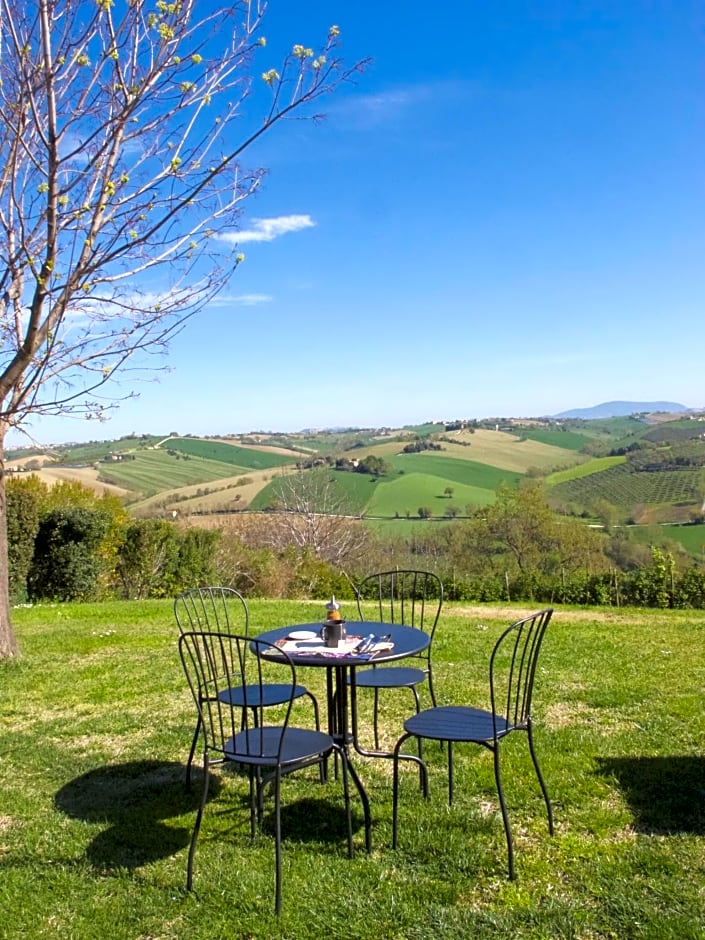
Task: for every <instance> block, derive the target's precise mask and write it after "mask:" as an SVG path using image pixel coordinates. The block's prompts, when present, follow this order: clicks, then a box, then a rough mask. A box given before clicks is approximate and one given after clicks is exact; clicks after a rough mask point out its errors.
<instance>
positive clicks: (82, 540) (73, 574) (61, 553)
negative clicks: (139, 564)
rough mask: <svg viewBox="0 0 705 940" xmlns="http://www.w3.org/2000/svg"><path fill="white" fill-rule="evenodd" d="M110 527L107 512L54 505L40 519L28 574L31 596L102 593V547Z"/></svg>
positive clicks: (68, 596) (60, 598)
mask: <svg viewBox="0 0 705 940" xmlns="http://www.w3.org/2000/svg"><path fill="white" fill-rule="evenodd" d="M109 528H110V517H109V515H108V514H107V513H106V512H100V511H97V510H91V509H84V508H82V507H77V506H73V507H68V508H64V509H50V510H49V511H48V512H47V513H46V514H45V515H44V516H43V517H42V520H41V522H40V523H39V527H38V530H37V535H36V538H35V540H34V555H33V558H32V563H31V565H30V569H29V573H28V575H27V589H28V595H29V597H30V598H31V599H33V600H36V599H40V598H50V599H53V600H58V601H71V600H91V599H94V598H95V597H96V596H97V594H98V586H99V578H100V574H101V570H102V561H101V558H100V555H99V554H98V549H99V548H100V545H101V543H102V541H103V539H104V538H105V537H106V535H107V534H108V531H109Z"/></svg>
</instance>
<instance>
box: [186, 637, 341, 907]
mask: <svg viewBox="0 0 705 940" xmlns="http://www.w3.org/2000/svg"><path fill="white" fill-rule="evenodd" d="M179 653H180V656H181V662H182V664H183V667H184V672H185V673H186V678H187V681H188V684H189V688H190V690H191V694H192V695H193V699H194V702H195V703H196V708H197V710H198V720H199V726H200V729H201V731H200V736H201V737H202V739H203V792H202V794H201V801H200V804H199V807H198V811H197V814H196V821H195V824H194V828H193V833H192V836H191V845H190V848H189V854H188V865H187V873H186V887H187V890H189V891H190V890H191V888H192V886H193V861H194V855H195V852H196V842H197V840H198V834H199V831H200V828H201V822H202V819H203V811H204V808H205V805H206V801H207V799H208V786H209V781H210V767H211V765H212V764H214V763H221V764H222V763H223V762H232V764H233V766H234V767H236V768H237V769H239V770H245V771H246V772H247V775H248V779H249V791H250V833H251V836H252V837H253V838H254V836H255V834H256V832H257V827H258V825H260V824H261V822H262V818H263V814H264V793H265V790H266V788H267V787H268V786H271V787H272V790H273V795H274V841H275V899H274V908H275V911H276V913H277V914H279V913H280V912H281V903H282V846H281V842H282V837H281V783H282V777H283V776H284V775H287V774H290V773H293V772H294V771H298V770H302V769H303V768H305V767H310V766H312V765H315V764H318V765H319V766H321V767H322V766H323V764H324V763H325V761H326V760H327V759H328V757H329V756H330V755H331V753H336V754H337V755H338V756H339V757H340V759H341V762H342V768H343V773H342V777H343V794H344V799H345V812H346V817H347V843H348V854H349V855H350V856H351V857H352V855H353V836H352V817H351V814H350V792H349V784H348V762H347V755H346V753H345V750H344V749H343V748H340V747H338V745H336V744H335V742H334V741H333V738H332V737H331V736H330V735H329V734H326V733H324V732H322V731H316V730H313V729H308V728H299V727H294V726H293V725H291V723H290V719H291V710H292V706H293V703H294V701H295V690H296V689H297V687H298V685H297V682H296V669H295V667H294V664H293V663H292V661H291V659H290V658H289V657H288V656H287V655H286V653H284V652H282V651H281V650H279V649H278V648H277V647H276V646H274V645H273V644H272V643H268V642H267V641H265V640H259V639H256V638H252V637H248V636H244V635H237V634H227V633H212V632H205V631H198V632H186V633H182V634H181V636H180V637H179ZM272 656H274V658H276V660H277V669H281V670H282V671H283V672H284V674H285V677H286V679H287V680H288V681H287V682H286V683H285V687H286V688H287V689H289V696H288V698H286V699H285V700H284V701H283V702H282V709H281V712H283V718H281V719H279V720H278V721H277V723H276V724H273V725H271V724H270V725H268V724H266V722H265V718H266V707H265V705H264V704H263V703H264V702H265V700H266V697H267V694H268V693H267V683H265V681H264V677H263V665H264V664H265V662H266V657H272ZM235 687H237V688H239V689H241V690H242V699H241V702H242V704H241V706H240V707H233V702H232V689H233V688H235ZM281 712H280V713H281ZM269 714H270V715H271V714H272V712H271V711H269Z"/></svg>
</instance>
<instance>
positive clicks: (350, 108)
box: [330, 79, 481, 129]
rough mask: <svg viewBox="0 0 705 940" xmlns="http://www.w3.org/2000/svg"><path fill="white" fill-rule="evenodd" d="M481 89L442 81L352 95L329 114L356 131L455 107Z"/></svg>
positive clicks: (469, 82) (452, 80)
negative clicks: (437, 108) (420, 111)
mask: <svg viewBox="0 0 705 940" xmlns="http://www.w3.org/2000/svg"><path fill="white" fill-rule="evenodd" d="M480 91H481V86H479V85H478V84H477V83H476V82H471V81H464V80H457V79H441V80H437V81H429V82H419V83H416V84H408V85H398V86H396V87H394V88H389V89H387V90H386V91H381V92H378V93H375V94H352V95H348V96H347V97H345V98H344V99H340V100H338V101H336V102H334V104H333V105H332V107H331V109H330V110H331V114H336V113H337V114H338V115H342V116H344V117H345V119H346V121H348V122H352V123H353V124H354V125H355V126H356V128H357V129H360V128H362V129H375V128H377V127H379V126H380V125H388V124H389V122H394V121H398V120H401V119H403V118H408V117H409V116H413V115H415V114H417V113H418V111H419V109H421V110H426V109H429V108H434V107H436V106H439V105H443V106H447V105H451V106H452V105H457V103H458V102H459V101H461V100H466V99H467V98H468V96H471V95H472V96H477V95H478V94H479V93H480Z"/></svg>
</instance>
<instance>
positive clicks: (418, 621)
mask: <svg viewBox="0 0 705 940" xmlns="http://www.w3.org/2000/svg"><path fill="white" fill-rule="evenodd" d="M354 587H355V597H356V600H357V609H358V614H359V617H360V620H372V621H379V622H380V623H395V624H400V625H403V626H406V627H416V629H418V630H423V631H424V632H426V633H428V635H429V645H428V647H427V648H426V649H425V650H424V651H423V652H422V653H420V654H419V655H418V657H414V658H415V659H416V663H415V664H414V665H411V666H410V665H408V663H409V660H405V664H404V665H398V666H395V665H390V666H375V665H372V666H371V667H369V668H366V669H358V670H357V673H356V677H355V683H356V685H357V688H358V689H365V688H367V689H372V690H373V691H374V704H373V707H374V712H373V716H374V717H373V726H374V741H375V748H376V750H377V751H379V693H380V690H384V689H409V690H410V691H411V693H412V694H413V696H414V702H415V704H416V711H417V712H418V711H419V710H420V709H421V701H420V698H419V693H418V689H417V686H419V685H421V683H422V682H424V681H425V680H426V679H428V688H429V692H430V694H431V701H432V702H433V704H434V706H435V705H436V694H435V691H434V688H433V667H432V662H431V652H432V646H433V637H434V634H435V632H436V626H437V624H438V618H439V617H440V613H441V607H442V606H443V582H442V581H441V579H440V578H439V577H438V575H436V574H432V573H431V572H429V571H415V570H410V569H409V570H395V571H382V572H379V573H377V574H371V575H368V576H367V577H366V578H364V579H363V580H362V581H361V582H360V583H359V584H358V585H356V586H355V585H354ZM365 601H374V604H373V609H372V612H371V613H370V611H369V609H366V610H365V613H364V614H363V604H364V602H365ZM414 658H412V659H411V662H412V663H413V662H414Z"/></svg>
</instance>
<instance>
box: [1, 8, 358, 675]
mask: <svg viewBox="0 0 705 940" xmlns="http://www.w3.org/2000/svg"><path fill="white" fill-rule="evenodd" d="M263 7H264V4H260V3H259V2H257V0H247V2H237V0H232V2H230V3H228V4H225V5H221V4H219V3H215V4H203V3H201V4H198V3H197V0H175V2H165V0H149V2H146V0H32V2H31V3H27V2H26V0H0V333H1V337H2V340H1V343H0V658H1V657H8V656H12V655H14V654H15V653H16V652H17V645H16V642H15V639H14V636H13V633H12V629H11V625H10V618H9V603H8V584H7V536H6V513H5V490H4V443H5V438H6V434H7V432H8V430H9V429H10V428H22V426H23V424H24V423H25V422H26V421H27V419H28V418H31V417H32V416H36V415H60V414H65V413H68V412H73V413H81V412H83V413H84V414H85V415H86V416H87V417H98V418H99V417H101V415H102V414H103V412H104V410H105V408H106V407H110V399H106V398H103V397H102V393H104V392H105V391H106V390H104V389H103V386H105V385H106V383H109V382H110V380H111V379H113V377H114V376H115V374H116V373H117V372H118V370H121V369H122V370H123V371H125V370H127V372H128V374H129V375H132V373H133V372H134V371H136V370H139V369H142V368H145V367H150V365H151V363H152V361H153V360H152V357H153V355H154V354H159V353H163V352H164V351H165V350H166V346H167V344H168V341H169V339H170V338H171V337H172V336H174V334H175V333H176V332H177V331H178V330H179V329H180V328H181V327H182V326H183V324H184V322H185V321H186V320H187V319H188V318H189V317H191V316H193V315H194V314H195V313H196V312H197V311H199V310H200V309H201V308H202V307H203V306H204V304H206V303H207V302H208V301H209V300H210V299H212V298H213V296H214V295H215V294H216V293H217V292H218V290H220V288H222V287H223V285H224V284H225V283H226V282H227V280H228V278H229V277H230V275H231V273H232V271H233V270H234V268H235V267H236V266H237V265H238V264H239V262H240V261H241V260H242V255H240V254H239V253H238V250H237V232H236V231H235V230H234V226H235V224H236V222H237V218H238V215H239V213H240V211H241V207H242V204H243V201H244V200H246V199H247V197H248V196H249V195H251V194H252V193H253V192H254V191H255V190H256V188H257V187H258V186H259V184H260V182H261V178H262V171H261V170H257V171H255V172H251V171H248V170H247V169H246V168H244V167H243V166H242V165H241V163H240V160H241V158H242V156H243V154H244V153H245V151H247V150H248V148H249V147H250V146H251V145H252V144H253V143H254V142H255V141H257V140H258V138H259V137H261V136H262V135H263V134H265V133H267V132H268V131H269V130H270V129H271V128H272V127H273V126H274V125H275V124H277V123H278V122H280V121H281V120H282V119H283V118H285V117H286V116H287V115H289V114H291V113H292V111H294V110H298V109H301V108H302V107H305V106H306V105H308V104H310V103H311V102H313V101H314V100H315V99H317V98H318V97H320V96H321V95H322V94H324V93H325V92H329V91H331V90H332V89H334V88H335V87H336V86H337V85H339V84H340V83H341V82H343V81H345V80H346V79H348V78H349V77H350V76H351V74H352V73H353V72H355V71H357V70H358V69H359V68H360V66H361V64H358V65H356V66H353V68H352V69H348V70H347V71H346V70H345V69H343V68H342V65H341V62H340V60H339V59H338V58H336V54H335V47H336V45H337V38H338V33H339V31H338V28H337V27H335V26H334V27H332V28H331V29H330V31H329V32H328V36H327V40H326V41H325V42H324V44H323V47H322V48H321V49H320V51H318V52H316V53H314V51H313V50H312V49H310V48H308V47H307V46H304V45H294V46H293V47H291V49H290V51H289V53H288V54H287V55H286V56H285V57H284V60H283V62H281V63H276V64H277V67H276V68H275V67H273V66H274V65H275V63H273V62H272V61H271V58H268V55H269V54H268V52H267V49H266V39H265V37H264V36H263V35H262V34H261V19H262V12H263ZM255 81H256V82H257V83H259V84H260V85H261V87H262V89H263V91H265V92H267V95H266V101H264V103H263V104H262V107H261V110H260V112H259V113H258V114H256V115H253V114H252V111H250V112H246V111H245V110H244V107H243V106H244V104H245V102H246V101H248V103H249V102H252V103H253V106H254V104H255V103H256V102H257V101H258V100H260V98H259V94H258V93H257V92H256V88H255V84H254V83H255Z"/></svg>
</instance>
